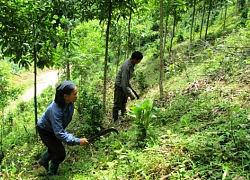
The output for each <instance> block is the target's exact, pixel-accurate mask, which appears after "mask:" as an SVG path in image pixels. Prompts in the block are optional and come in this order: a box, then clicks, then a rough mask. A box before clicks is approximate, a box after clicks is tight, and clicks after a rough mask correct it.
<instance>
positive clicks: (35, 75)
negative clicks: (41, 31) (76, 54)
mask: <svg viewBox="0 0 250 180" xmlns="http://www.w3.org/2000/svg"><path fill="white" fill-rule="evenodd" d="M33 36H34V42H33V43H34V44H33V58H34V107H35V129H36V124H37V97H36V92H37V89H36V88H37V87H36V84H37V82H36V81H37V80H36V78H37V52H36V29H35V23H33ZM36 133H37V130H36Z"/></svg>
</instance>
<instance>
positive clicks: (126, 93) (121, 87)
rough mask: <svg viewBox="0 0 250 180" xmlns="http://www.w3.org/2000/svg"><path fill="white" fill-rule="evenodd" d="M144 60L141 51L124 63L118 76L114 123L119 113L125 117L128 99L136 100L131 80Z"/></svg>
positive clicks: (134, 53)
mask: <svg viewBox="0 0 250 180" xmlns="http://www.w3.org/2000/svg"><path fill="white" fill-rule="evenodd" d="M142 58H143V55H142V53H141V52H139V51H135V52H133V53H132V56H131V58H129V59H127V60H125V61H124V63H123V64H122V66H121V68H120V71H119V72H118V74H117V77H116V80H115V92H114V106H113V119H114V122H117V121H118V113H119V110H121V115H122V116H123V115H124V113H125V111H126V103H127V99H128V97H130V99H131V100H134V99H135V97H134V95H133V94H132V92H131V90H130V83H129V80H130V79H131V78H132V75H133V73H134V67H135V65H136V64H139V63H140V62H141V60H142Z"/></svg>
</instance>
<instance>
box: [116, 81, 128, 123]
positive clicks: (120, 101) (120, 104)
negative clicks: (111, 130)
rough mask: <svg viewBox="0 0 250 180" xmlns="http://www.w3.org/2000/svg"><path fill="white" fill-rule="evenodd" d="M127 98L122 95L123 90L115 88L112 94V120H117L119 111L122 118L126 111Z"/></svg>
mask: <svg viewBox="0 0 250 180" xmlns="http://www.w3.org/2000/svg"><path fill="white" fill-rule="evenodd" d="M127 99H128V97H127V96H126V94H125V93H124V91H123V89H122V88H121V87H119V86H115V92H114V106H113V119H114V121H116V120H118V115H119V110H121V115H122V116H123V115H124V113H125V111H126V103H127Z"/></svg>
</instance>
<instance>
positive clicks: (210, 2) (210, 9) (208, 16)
mask: <svg viewBox="0 0 250 180" xmlns="http://www.w3.org/2000/svg"><path fill="white" fill-rule="evenodd" d="M212 4H213V0H210V1H209V10H208V15H207V25H206V32H205V39H207V32H208V26H209V18H210V14H211V11H212Z"/></svg>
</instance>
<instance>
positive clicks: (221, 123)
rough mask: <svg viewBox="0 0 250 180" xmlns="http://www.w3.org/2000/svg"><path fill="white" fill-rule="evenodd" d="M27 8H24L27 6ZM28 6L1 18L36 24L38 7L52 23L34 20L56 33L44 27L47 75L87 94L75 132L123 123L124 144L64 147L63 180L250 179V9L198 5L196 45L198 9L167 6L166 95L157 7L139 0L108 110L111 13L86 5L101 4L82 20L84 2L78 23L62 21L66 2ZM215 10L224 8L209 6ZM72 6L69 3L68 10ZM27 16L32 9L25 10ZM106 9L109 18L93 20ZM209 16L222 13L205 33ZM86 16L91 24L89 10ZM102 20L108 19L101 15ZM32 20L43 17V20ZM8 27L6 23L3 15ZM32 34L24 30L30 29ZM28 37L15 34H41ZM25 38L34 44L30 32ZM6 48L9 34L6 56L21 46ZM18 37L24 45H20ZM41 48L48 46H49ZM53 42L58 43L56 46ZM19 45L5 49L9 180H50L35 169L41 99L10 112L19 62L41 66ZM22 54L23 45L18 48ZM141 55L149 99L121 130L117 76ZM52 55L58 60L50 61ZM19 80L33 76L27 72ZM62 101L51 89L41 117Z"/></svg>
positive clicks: (117, 34) (123, 40) (141, 77)
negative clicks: (115, 113) (133, 55)
mask: <svg viewBox="0 0 250 180" xmlns="http://www.w3.org/2000/svg"><path fill="white" fill-rule="evenodd" d="M6 2H7V1H6ZM17 2H19V3H20V4H22V2H23V1H17ZM30 2H31V1H25V3H27V4H28V5H29V6H27V7H29V8H28V9H27V12H26V13H24V14H23V15H22V14H18V13H19V12H18V8H17V7H18V5H16V4H15V3H14V1H10V2H9V4H7V3H5V4H4V6H0V9H1V8H2V9H1V10H2V12H6V14H7V15H10V14H8V13H7V11H6V9H8V8H7V7H11V8H13V9H12V10H13V11H11V12H15V13H14V14H13V16H12V17H13V22H16V21H17V19H18V17H19V16H21V17H22V18H26V17H27V15H29V13H31V14H32V15H34V14H35V13H34V12H35V11H34V10H33V9H32V8H33V7H37V8H38V5H39V8H40V9H41V14H38V15H39V16H38V17H40V16H41V17H44V19H41V22H42V21H44V22H43V23H44V24H39V26H38V23H40V21H39V22H38V21H35V22H37V28H38V31H37V33H42V32H41V31H39V29H40V28H41V29H42V27H46V28H44V29H43V30H44V31H45V30H46V33H45V32H44V36H39V38H37V39H36V40H37V41H36V42H37V45H38V47H40V50H41V51H40V52H39V53H40V54H39V55H40V56H39V55H38V58H40V59H39V61H38V62H40V65H38V67H40V66H42V67H44V66H49V65H51V64H53V66H54V67H56V68H58V69H60V71H61V74H62V76H61V77H60V78H61V79H65V78H66V77H69V75H70V78H71V80H72V81H74V82H75V83H76V84H77V85H78V88H79V99H78V100H77V102H76V104H75V105H76V109H75V114H74V120H73V122H72V123H71V124H70V126H69V127H68V128H67V131H68V132H70V133H74V134H75V135H76V136H79V137H82V136H85V137H86V138H88V137H90V136H92V135H93V134H95V133H96V132H98V131H99V130H100V124H102V125H103V126H104V127H112V126H115V127H116V128H117V129H118V130H119V135H117V134H113V133H111V134H110V135H108V136H104V137H101V138H100V139H99V140H98V141H96V142H94V143H93V144H89V145H88V146H86V147H80V146H74V147H68V146H66V151H67V157H66V159H65V161H64V162H63V163H62V164H61V165H60V167H59V172H58V176H56V177H55V178H54V179H58V180H59V179H60V180H61V179H65V180H68V179H72V180H76V179H77V180H78V179H83V180H96V179H100V180H104V179H110V180H113V179H135V180H139V179H148V180H151V179H161V180H163V179H173V180H175V179H183V180H189V179H202V180H212V179H222V180H227V179H234V180H239V179H241V180H243V179H244V180H247V179H250V173H249V172H250V156H249V151H250V128H249V127H250V106H249V101H250V96H249V94H250V87H249V81H250V80H249V79H250V58H249V57H250V53H249V50H250V47H249V44H250V21H249V12H248V9H247V8H246V7H248V5H249V3H250V2H249V1H241V0H239V1H232V2H227V1H225V2H224V1H199V2H197V9H198V10H197V13H196V16H195V17H196V22H195V23H194V27H193V33H192V35H191V36H192V38H190V28H191V16H192V13H193V6H194V3H193V1H192V3H191V1H179V3H173V2H172V1H164V5H165V6H166V10H169V11H168V13H167V12H165V13H166V14H168V15H166V16H168V23H169V24H168V27H166V43H165V55H164V59H163V60H164V69H163V70H164V79H163V94H162V98H160V92H159V70H160V67H159V59H160V50H159V47H160V46H159V42H160V41H159V39H158V34H159V25H158V24H159V12H158V11H159V5H157V3H154V1H149V2H147V3H146V1H141V0H140V1H139V0H138V1H133V2H134V3H135V4H137V6H135V5H134V6H133V7H134V9H133V10H134V11H133V12H135V14H132V15H133V16H132V17H133V18H132V21H131V31H130V37H129V36H128V35H127V31H128V30H127V29H128V20H127V19H126V18H125V19H122V20H119V21H114V20H112V23H111V27H110V28H111V31H110V39H109V42H110V44H109V48H108V49H109V54H108V58H107V60H108V61H107V70H108V71H107V77H106V80H107V89H106V90H107V92H106V93H107V96H106V98H107V99H106V110H105V111H104V110H103V109H102V103H103V99H102V97H103V86H104V84H103V79H104V76H105V75H104V73H103V72H104V71H103V66H104V65H105V59H104V56H106V55H107V54H106V53H105V48H106V47H105V36H106V32H107V31H106V26H105V23H106V21H105V20H107V19H105V15H106V12H107V11H106V9H104V7H103V9H102V5H103V4H102V3H100V4H98V3H96V2H95V1H91V2H92V3H90V1H86V4H88V5H90V4H93V6H92V8H93V9H92V10H93V12H95V13H94V14H92V16H88V17H86V18H87V19H88V21H84V20H82V19H81V17H82V16H83V14H81V13H79V12H81V8H80V7H82V6H81V4H80V3H81V1H79V2H78V1H77V3H76V4H75V6H73V7H71V6H70V7H71V8H72V9H71V8H70V9H69V12H68V14H67V15H68V16H64V15H62V14H60V15H57V16H55V14H56V13H57V11H58V9H53V7H58V6H59V5H58V4H56V3H55V2H57V1H52V2H53V3H54V4H53V3H52V4H53V5H55V6H52V5H50V4H45V5H44V6H42V5H41V4H33V5H32V4H30ZM39 2H40V1H39ZM41 2H42V1H41ZM63 2H64V1H63ZM67 2H71V1H67ZM115 2H118V1H115ZM119 2H123V1H119ZM124 2H125V1H124ZM126 2H127V1H126ZM128 2H130V1H128ZM131 2H132V1H131ZM194 2H195V1H194ZM205 2H207V4H206V3H205ZM209 2H214V3H213V4H216V6H215V5H214V6H212V7H211V9H210V8H209V6H208V3H209ZM2 3H3V2H1V5H2ZM23 3H24V2H23ZM64 3H65V4H64V5H65V6H66V1H65V2H64ZM242 3H243V5H242ZM244 3H245V5H244ZM14 4H15V5H16V6H14ZM56 5H57V6H56ZM95 5H96V6H95ZM129 5H130V4H129ZM132 5H133V4H132ZM203 5H204V6H203ZM103 6H104V5H103ZM3 7H5V9H4V8H3ZM14 7H15V8H14ZM24 7H25V6H22V8H21V10H22V11H25V8H24ZM105 7H106V5H105ZM114 7H115V8H114V12H113V14H114V17H117V19H116V20H118V19H119V18H122V17H123V16H125V17H127V18H129V16H127V14H129V12H130V11H129V8H128V9H126V8H125V7H127V6H124V7H123V8H125V9H122V7H120V8H121V10H123V11H120V10H119V8H118V7H119V6H118V4H115V6H114ZM43 8H44V9H43ZM61 8H64V6H63V5H62V6H61ZM74 8H76V9H75V11H73V10H74ZM96 8H97V9H98V8H99V9H100V12H98V11H95V9H96ZM168 8H169V9H168ZM203 8H207V9H206V10H207V11H208V8H209V9H210V10H211V11H212V12H211V14H210V21H209V23H208V27H207V28H208V31H207V33H206V27H205V22H204V23H203V24H200V22H201V21H202V17H203V16H202V15H203V13H204V11H203ZM82 9H83V10H85V11H84V13H86V16H87V15H89V14H88V13H89V12H91V11H87V10H89V9H87V8H86V9H85V8H83V7H82ZM226 9H227V11H226ZM42 10H44V11H42ZM53 10H54V11H53ZM64 10H65V9H64ZM126 10H127V11H128V12H127V11H126ZM174 10H175V11H174ZM28 12H29V13H28ZM73 12H78V13H79V14H77V15H76V14H74V13H73ZM121 12H124V14H122V13H121ZM225 12H226V13H227V14H226V13H225ZM102 13H103V17H100V16H101V14H102ZM131 13H132V11H131ZM45 14H49V15H50V16H49V17H48V16H45ZM225 14H226V15H227V16H226V17H225ZM80 15H81V16H80ZM119 15H120V16H119ZM205 15H206V16H208V14H205ZM10 17H11V16H10ZM10 17H9V18H10ZM28 17H29V16H28ZM93 17H96V19H95V18H93ZM118 17H119V18H118ZM30 18H31V20H32V21H34V20H36V19H35V18H34V17H33V16H32V17H30ZM60 18H61V19H60ZM0 19H4V18H3V16H2V15H0ZM76 19H79V21H78V20H76ZM166 19H167V17H166ZM14 20H16V21H14ZM99 20H100V21H99ZM0 22H1V23H0V34H3V33H2V32H3V30H4V28H3V27H4V25H3V24H4V22H5V21H0ZM27 22H28V19H27ZM27 22H26V21H25V22H23V23H27ZM50 22H53V24H50ZM206 22H208V20H207V19H206ZM16 23H17V22H16ZM33 25H34V24H33ZM57 25H58V26H57ZM201 25H204V27H203V28H202V27H201ZM25 26H26V25H25V24H22V26H21V27H22V28H25ZM16 27H19V26H16ZM53 27H55V29H53V32H50V31H49V30H48V29H50V28H53ZM170 27H171V28H170ZM6 28H9V27H7V26H6ZM28 28H30V29H29V30H24V31H14V30H11V28H10V29H8V30H10V31H9V32H12V33H14V34H16V35H18V34H25V33H26V32H32V31H31V30H32V26H29V27H28ZM170 29H172V30H170ZM173 29H175V30H173ZM5 30H6V29H5ZM16 30H17V29H16ZM173 31H176V32H175V33H174V32H173ZM6 34H8V33H6ZM10 35H11V34H10ZM48 37H50V38H51V37H53V38H52V39H53V41H52V40H51V41H48V40H47V41H46V40H45V39H46V38H48ZM27 38H28V39H29V40H30V41H29V43H33V40H34V39H33V36H32V34H30V35H29V36H27ZM40 38H41V39H40ZM7 39H8V38H7V36H4V37H3V35H0V43H1V45H0V46H1V47H4V45H5V44H6V43H7V44H8V43H10V42H12V41H8V42H6V43H4V40H6V41H7ZM23 39H26V38H25V37H23ZM128 39H130V40H131V41H130V42H129V41H127V40H128ZM11 40H13V42H12V43H14V39H11ZM43 41H44V42H46V43H43V44H40V42H43ZM53 43H55V44H57V45H56V46H53V48H54V49H53V48H52V44H53ZM26 45H27V44H26ZM10 47H11V46H10ZM10 47H8V48H7V51H6V52H4V50H6V49H4V48H2V50H1V51H0V54H1V56H0V62H1V63H0V82H1V84H0V88H1V89H0V90H1V95H0V99H1V106H0V107H1V109H2V111H1V144H0V145H1V154H0V162H1V164H0V167H1V172H0V179H1V180H2V179H46V176H45V174H46V172H45V170H44V169H43V168H42V167H39V166H38V164H37V160H38V159H39V158H40V156H41V154H42V152H44V150H45V149H44V148H45V147H44V145H43V144H42V142H41V141H40V139H39V138H38V136H37V134H36V131H35V128H34V111H35V106H34V102H33V101H30V102H20V103H18V105H17V106H16V108H15V109H14V108H13V109H12V110H10V111H8V113H5V111H4V110H5V107H6V106H7V105H8V102H9V101H10V100H12V99H15V98H17V95H18V93H21V88H20V85H19V84H18V82H17V81H16V80H13V79H11V71H12V72H13V70H15V69H18V68H17V67H16V66H14V65H13V64H12V65H11V63H10V62H15V63H17V62H20V64H23V65H24V66H27V64H30V63H32V62H33V61H32V57H31V54H32V52H33V50H32V48H31V49H29V50H28V51H27V53H28V54H25V51H24V50H23V51H21V52H20V53H21V54H16V55H15V56H14V57H13V56H12V55H13V54H11V53H10V52H12V50H11V48H10ZM66 47H67V48H66ZM128 47H129V48H128ZM18 48H19V46H18V45H15V48H14V49H15V50H18ZM27 48H28V46H27ZM46 48H48V49H46ZM46 50H48V51H46ZM133 50H140V51H141V52H143V55H144V58H143V60H142V62H141V63H140V64H139V65H137V66H136V68H135V69H136V72H135V77H134V78H133V79H132V86H133V88H134V89H135V90H138V92H140V99H139V100H135V101H130V102H129V103H128V107H127V108H128V109H129V112H128V114H127V115H126V116H125V117H124V119H123V120H124V121H123V123H122V124H119V125H115V124H112V119H111V109H112V103H113V86H114V78H115V75H116V72H117V69H118V68H119V66H120V64H121V63H122V61H123V60H124V59H126V58H128V57H129V55H128V54H129V52H132V51H133ZM18 52H19V51H18ZM44 52H46V53H47V56H48V57H49V58H48V57H47V56H45V55H46V53H44ZM3 54H4V55H5V56H4V55H3ZM23 55H24V57H23V58H21V57H22V56H23ZM8 57H12V58H14V59H15V60H14V61H12V60H11V58H10V59H8ZM18 58H21V60H20V61H18ZM47 58H48V59H50V58H51V59H50V60H49V61H47V60H48V59H47ZM46 59H47V60H46ZM69 65H70V66H69ZM69 67H70V68H69ZM15 72H16V73H15V74H18V73H20V74H22V75H23V74H24V73H23V72H20V71H19V70H16V71H15ZM27 84H29V83H28V82H27ZM54 92H55V89H53V88H52V87H49V88H48V89H46V90H45V91H44V92H43V93H42V94H41V95H40V96H39V97H38V99H37V105H38V106H37V107H38V109H37V110H38V115H39V116H40V115H41V113H42V112H43V111H44V110H45V108H46V107H47V105H48V104H49V103H50V102H51V101H52V100H53V98H54ZM102 117H104V118H102Z"/></svg>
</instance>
